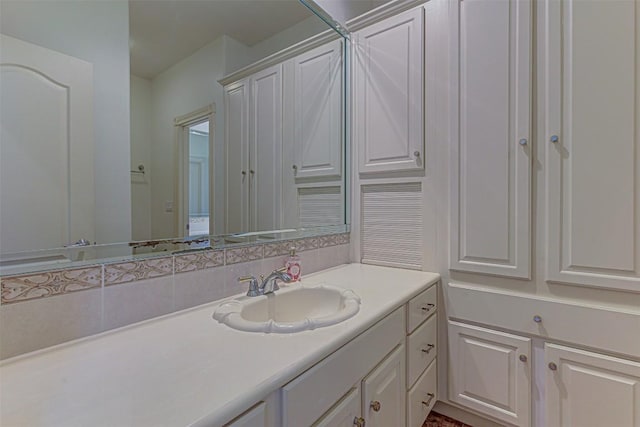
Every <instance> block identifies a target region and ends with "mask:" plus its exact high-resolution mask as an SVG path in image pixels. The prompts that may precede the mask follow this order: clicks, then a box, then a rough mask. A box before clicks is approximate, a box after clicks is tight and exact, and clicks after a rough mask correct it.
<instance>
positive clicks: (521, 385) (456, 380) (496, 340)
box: [449, 321, 531, 426]
mask: <svg viewBox="0 0 640 427" xmlns="http://www.w3.org/2000/svg"><path fill="white" fill-rule="evenodd" d="M449 344H450V383H449V389H450V395H451V396H450V398H451V400H452V401H454V402H456V403H459V404H461V405H464V406H466V407H468V408H471V409H474V410H476V411H478V412H481V413H483V414H487V415H490V416H492V417H494V418H496V419H499V420H501V421H506V422H508V423H510V424H514V425H517V426H529V425H531V415H530V414H531V364H530V362H529V361H530V359H531V340H530V339H529V338H525V337H520V336H517V335H512V334H507V333H504V332H499V331H494V330H491V329H486V328H481V327H478V326H472V325H466V324H463V323H459V322H453V321H450V322H449Z"/></svg>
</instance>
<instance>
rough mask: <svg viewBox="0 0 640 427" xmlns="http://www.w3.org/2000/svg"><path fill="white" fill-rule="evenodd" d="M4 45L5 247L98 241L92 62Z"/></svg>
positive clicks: (1, 171) (13, 42)
mask: <svg viewBox="0 0 640 427" xmlns="http://www.w3.org/2000/svg"><path fill="white" fill-rule="evenodd" d="M0 43H1V45H2V49H0V108H1V110H0V132H1V135H0V194H2V202H1V203H0V251H1V252H2V253H14V252H23V251H29V250H36V249H42V248H54V247H61V246H64V245H68V244H70V243H73V242H75V241H78V240H80V239H87V240H89V241H93V240H94V234H95V231H94V221H95V206H94V205H95V200H94V185H93V184H94V176H93V164H94V159H93V92H92V91H93V66H92V64H90V63H88V62H85V61H82V60H80V59H77V58H73V57H71V56H67V55H64V54H61V53H58V52H55V51H52V50H50V49H45V48H42V47H40V46H37V45H34V44H30V43H26V42H23V41H21V40H18V39H15V38H12V37H7V36H4V35H0ZM43 213H45V215H43Z"/></svg>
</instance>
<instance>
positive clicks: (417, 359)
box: [407, 316, 438, 387]
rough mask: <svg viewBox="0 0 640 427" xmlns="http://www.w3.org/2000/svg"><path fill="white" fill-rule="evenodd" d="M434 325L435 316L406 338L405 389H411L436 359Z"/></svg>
mask: <svg viewBox="0 0 640 427" xmlns="http://www.w3.org/2000/svg"><path fill="white" fill-rule="evenodd" d="M436 323H437V316H431V317H430V318H429V320H427V321H426V322H424V323H423V324H422V325H420V326H419V327H418V329H416V330H415V331H413V333H412V334H411V335H409V336H408V337H407V387H411V386H412V385H413V384H414V383H415V382H416V380H417V379H418V377H419V376H420V374H422V372H424V370H425V369H426V368H427V366H429V364H430V363H431V362H432V361H433V359H435V358H436V354H437V352H438V351H437V349H436V339H437V328H436Z"/></svg>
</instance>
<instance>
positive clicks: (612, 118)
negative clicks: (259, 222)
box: [541, 0, 640, 289]
mask: <svg viewBox="0 0 640 427" xmlns="http://www.w3.org/2000/svg"><path fill="white" fill-rule="evenodd" d="M545 17H546V22H542V23H541V28H543V29H544V28H546V29H547V31H546V34H545V38H544V43H545V50H546V61H547V63H546V64H545V67H544V70H545V74H544V77H545V80H544V87H545V95H544V96H545V98H546V102H545V103H544V105H545V107H546V108H545V109H544V116H545V117H546V122H545V129H544V143H545V145H546V161H547V174H546V180H547V209H548V214H547V219H548V223H547V239H548V242H547V245H548V255H547V279H548V280H552V281H560V282H568V283H579V284H586V285H593V286H607V287H612V288H618V289H637V288H638V286H639V285H640V174H639V173H638V170H639V169H640V127H639V126H638V123H640V104H639V103H638V99H639V96H640V69H639V68H638V67H639V66H638V64H639V59H640V4H638V2H637V1H633V0H620V1H615V2H583V1H576V0H563V1H547V2H546V3H545ZM553 136H555V137H557V138H553V140H554V141H556V142H551V141H552V137H553Z"/></svg>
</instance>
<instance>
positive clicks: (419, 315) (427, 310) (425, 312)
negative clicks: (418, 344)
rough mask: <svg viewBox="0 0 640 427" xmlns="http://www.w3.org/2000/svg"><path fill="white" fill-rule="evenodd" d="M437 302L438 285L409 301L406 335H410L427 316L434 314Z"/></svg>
mask: <svg viewBox="0 0 640 427" xmlns="http://www.w3.org/2000/svg"><path fill="white" fill-rule="evenodd" d="M437 302H438V284H437V283H436V284H435V285H432V286H431V287H430V288H429V289H427V290H426V291H424V292H422V293H421V294H420V295H418V296H415V297H413V298H412V299H411V300H410V301H409V311H408V314H407V333H408V334H410V333H411V332H413V330H414V329H415V328H417V327H418V326H419V325H420V324H421V323H422V322H424V321H425V320H426V319H427V318H429V316H431V315H432V314H433V313H435V312H436V305H437Z"/></svg>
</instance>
